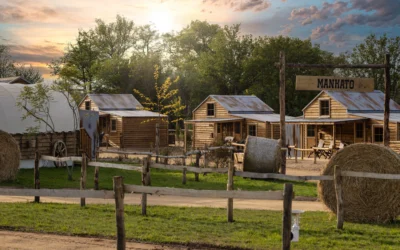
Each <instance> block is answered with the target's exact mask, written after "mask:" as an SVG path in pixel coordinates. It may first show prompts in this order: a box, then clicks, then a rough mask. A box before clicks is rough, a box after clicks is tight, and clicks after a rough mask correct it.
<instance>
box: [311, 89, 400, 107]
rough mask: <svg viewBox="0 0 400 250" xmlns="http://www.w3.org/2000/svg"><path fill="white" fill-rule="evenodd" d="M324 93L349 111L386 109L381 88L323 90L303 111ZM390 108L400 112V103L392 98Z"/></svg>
mask: <svg viewBox="0 0 400 250" xmlns="http://www.w3.org/2000/svg"><path fill="white" fill-rule="evenodd" d="M322 93H326V94H328V95H329V96H330V97H332V98H333V99H335V100H336V101H338V102H339V103H340V104H342V105H343V106H344V107H345V108H346V109H347V111H348V112H349V113H363V112H366V113H380V112H383V111H384V103H385V94H384V93H383V92H382V91H380V90H374V91H373V92H353V91H348V92H343V91H328V90H323V91H321V92H320V93H319V94H318V95H317V96H316V97H315V98H314V99H313V100H312V101H311V102H310V103H309V104H307V106H305V107H304V109H303V111H304V110H305V109H307V108H308V107H309V106H310V105H311V103H313V102H314V101H315V100H316V99H317V98H318V97H319V96H320V95H321V94H322ZM390 110H391V111H394V112H400V105H399V104H397V103H396V102H395V101H393V100H390Z"/></svg>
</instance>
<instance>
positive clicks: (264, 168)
mask: <svg viewBox="0 0 400 250" xmlns="http://www.w3.org/2000/svg"><path fill="white" fill-rule="evenodd" d="M245 145H246V146H245V150H244V156H243V158H244V162H243V171H248V172H256V173H278V172H279V168H280V165H281V146H280V141H277V140H271V139H267V138H262V137H256V136H248V137H247V139H246V144H245Z"/></svg>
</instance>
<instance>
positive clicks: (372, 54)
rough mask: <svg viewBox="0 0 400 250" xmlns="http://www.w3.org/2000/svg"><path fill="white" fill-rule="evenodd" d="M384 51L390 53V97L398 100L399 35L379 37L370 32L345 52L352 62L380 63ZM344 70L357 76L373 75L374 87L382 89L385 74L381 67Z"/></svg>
mask: <svg viewBox="0 0 400 250" xmlns="http://www.w3.org/2000/svg"><path fill="white" fill-rule="evenodd" d="M386 53H389V54H390V64H391V70H390V77H391V92H390V93H391V97H392V98H393V99H394V100H396V101H400V36H397V37H391V38H389V37H388V36H387V35H386V34H384V35H383V36H381V37H377V36H376V35H374V34H371V35H369V36H368V37H367V38H366V39H365V40H364V42H363V43H361V44H359V45H357V46H356V47H355V48H354V49H353V51H352V52H351V53H348V54H347V59H348V60H349V62H350V63H352V64H382V63H383V62H384V61H385V54H386ZM345 72H346V73H347V74H350V75H354V76H357V77H373V78H374V79H375V89H379V90H382V91H384V88H385V84H384V82H385V76H384V71H383V70H382V69H357V70H348V71H345Z"/></svg>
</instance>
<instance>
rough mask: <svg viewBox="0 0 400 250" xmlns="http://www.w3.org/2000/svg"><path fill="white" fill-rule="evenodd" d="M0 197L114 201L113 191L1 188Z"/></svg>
mask: <svg viewBox="0 0 400 250" xmlns="http://www.w3.org/2000/svg"><path fill="white" fill-rule="evenodd" d="M0 195H6V196H46V197H64V198H100V199H114V192H113V191H106V190H78V189H76V190H75V189H45V188H43V189H25V188H0Z"/></svg>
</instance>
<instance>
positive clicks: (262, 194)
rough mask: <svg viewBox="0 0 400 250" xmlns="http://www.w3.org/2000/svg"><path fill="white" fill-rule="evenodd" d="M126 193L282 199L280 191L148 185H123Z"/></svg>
mask: <svg viewBox="0 0 400 250" xmlns="http://www.w3.org/2000/svg"><path fill="white" fill-rule="evenodd" d="M124 190H125V192H126V193H145V194H152V195H153V194H154V195H171V196H186V197H203V198H222V199H228V198H232V199H255V200H283V192H282V191H225V190H196V189H183V188H166V187H150V186H138V185H124Z"/></svg>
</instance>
